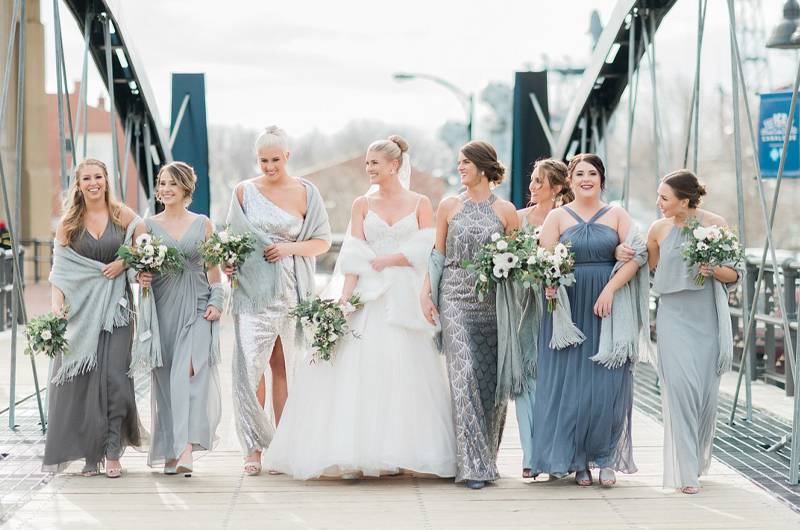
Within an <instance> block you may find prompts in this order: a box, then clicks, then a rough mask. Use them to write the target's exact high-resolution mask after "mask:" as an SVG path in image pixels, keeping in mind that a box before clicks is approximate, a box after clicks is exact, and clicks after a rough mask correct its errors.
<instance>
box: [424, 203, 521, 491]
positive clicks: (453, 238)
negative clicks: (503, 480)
mask: <svg viewBox="0 0 800 530" xmlns="http://www.w3.org/2000/svg"><path fill="white" fill-rule="evenodd" d="M459 198H460V199H461V202H462V207H461V210H460V211H459V212H458V213H456V215H455V216H453V218H452V219H451V220H450V224H449V226H448V229H447V241H446V252H445V268H444V272H443V274H442V281H441V290H440V295H439V311H440V319H441V324H442V346H443V350H444V354H445V357H446V360H447V375H448V378H449V380H450V391H451V395H452V399H453V419H454V421H455V427H456V446H457V462H458V474H457V475H456V482H461V481H464V480H495V479H496V478H498V476H499V475H498V472H497V462H496V460H497V450H498V447H499V445H500V438H501V437H502V434H503V424H504V423H505V417H506V405H507V402H506V401H503V402H501V403H496V402H495V388H496V387H497V314H496V310H495V299H494V296H493V295H490V296H488V297H487V299H486V300H484V301H483V302H481V301H479V300H478V298H477V295H476V294H475V280H476V278H475V274H474V273H473V272H470V271H468V270H466V269H464V268H462V267H461V266H460V263H461V261H462V260H465V259H471V258H472V256H473V255H474V254H475V252H477V251H478V249H480V247H481V246H482V245H484V244H485V243H487V242H489V241H490V240H491V236H492V234H494V233H499V234H503V232H504V228H503V223H502V222H501V221H500V219H499V218H498V217H497V215H496V214H495V213H494V210H493V209H492V204H493V203H494V201H495V200H496V197H495V196H494V195H491V196H490V197H489V199H488V200H487V201H484V202H480V203H476V202H473V201H472V200H470V199H468V198H467V196H466V194H461V195H460V196H459Z"/></svg>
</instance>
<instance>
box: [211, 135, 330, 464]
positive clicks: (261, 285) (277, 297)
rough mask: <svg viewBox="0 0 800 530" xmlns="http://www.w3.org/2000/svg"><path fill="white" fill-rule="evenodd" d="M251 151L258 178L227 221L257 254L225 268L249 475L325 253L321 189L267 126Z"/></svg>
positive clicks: (269, 427) (275, 418)
mask: <svg viewBox="0 0 800 530" xmlns="http://www.w3.org/2000/svg"><path fill="white" fill-rule="evenodd" d="M255 148H256V155H257V160H258V165H259V168H260V169H261V173H262V174H261V175H260V176H258V177H254V178H252V179H249V180H246V181H244V182H242V183H240V184H239V185H238V186H236V189H235V191H234V196H233V198H232V200H231V208H230V212H229V214H228V222H229V223H230V226H231V230H232V231H234V232H242V231H245V230H246V231H249V232H251V233H253V235H254V236H256V238H257V239H258V240H259V241H260V242H261V244H262V245H263V247H262V249H261V251H258V250H257V251H256V252H254V253H253V254H252V255H251V256H249V257H248V258H247V260H246V261H245V263H243V264H242V266H241V270H239V271H236V270H234V269H233V268H232V267H226V268H225V274H227V275H228V276H229V277H231V276H233V275H234V274H236V277H237V281H238V286H237V287H236V289H235V290H234V292H233V298H232V312H233V323H234V332H235V341H236V349H235V352H234V358H233V379H234V381H233V387H234V388H233V402H234V411H235V414H236V424H237V433H238V435H239V440H240V442H241V444H242V448H243V449H244V451H245V454H246V455H247V456H246V457H245V465H244V471H245V473H246V474H248V475H257V474H259V473H260V472H261V453H262V451H263V450H264V449H266V448H267V447H268V446H269V443H270V441H271V439H272V436H273V435H274V433H275V427H276V425H277V424H278V422H280V419H281V413H282V412H283V407H284V405H285V404H286V398H287V396H288V392H289V384H290V382H291V380H292V378H293V376H294V362H295V349H296V348H295V347H294V341H295V336H296V328H295V319H293V318H291V317H290V316H289V311H290V310H291V308H292V307H293V306H294V305H296V304H297V302H298V301H299V300H302V299H305V298H307V297H309V296H311V295H313V293H314V291H315V288H314V258H315V257H316V256H319V255H320V254H323V253H325V252H327V251H328V249H329V248H330V246H331V234H330V225H329V223H328V215H327V213H326V211H325V206H324V204H323V201H322V197H321V196H320V193H319V190H317V188H316V187H315V186H314V185H313V184H311V183H310V182H308V181H306V180H303V179H299V178H295V177H291V176H289V174H288V173H287V171H286V164H287V162H288V160H289V141H288V137H287V135H286V132H285V131H284V130H283V129H280V128H278V127H275V126H272V127H268V128H267V129H266V130H265V131H264V132H263V133H262V134H261V135H260V136H259V137H258V138H257V139H256V144H255Z"/></svg>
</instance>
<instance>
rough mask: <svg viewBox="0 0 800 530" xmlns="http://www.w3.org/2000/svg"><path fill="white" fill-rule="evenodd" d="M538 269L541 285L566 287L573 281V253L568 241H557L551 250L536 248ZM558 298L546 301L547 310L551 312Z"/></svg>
mask: <svg viewBox="0 0 800 530" xmlns="http://www.w3.org/2000/svg"><path fill="white" fill-rule="evenodd" d="M537 261H538V266H539V270H538V273H537V276H538V277H539V278H541V282H542V286H543V287H545V288H546V287H559V286H561V285H563V286H565V287H567V286H570V285H572V284H573V283H575V273H574V272H573V269H574V267H575V254H573V252H572V250H570V244H569V243H566V244H565V243H557V244H556V246H555V247H553V250H552V251H549V250H547V249H544V248H541V247H540V248H539V249H538V250H537ZM557 304H558V300H557V299H555V298H552V299H550V300H548V301H547V310H548V311H549V312H551V313H552V312H553V311H555V309H556V305H557Z"/></svg>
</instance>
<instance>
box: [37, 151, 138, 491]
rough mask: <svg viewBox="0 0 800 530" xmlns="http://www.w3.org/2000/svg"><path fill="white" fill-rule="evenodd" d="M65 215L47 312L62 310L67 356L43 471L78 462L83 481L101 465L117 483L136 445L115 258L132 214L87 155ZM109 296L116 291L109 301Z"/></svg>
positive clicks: (54, 386) (60, 363)
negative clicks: (124, 456)
mask: <svg viewBox="0 0 800 530" xmlns="http://www.w3.org/2000/svg"><path fill="white" fill-rule="evenodd" d="M64 212H65V213H64V215H63V217H62V218H61V221H60V222H59V223H58V227H57V228H56V237H55V245H54V252H55V254H56V256H55V258H54V263H53V270H52V272H51V277H50V282H51V284H52V310H53V313H55V314H64V311H65V309H66V310H67V315H68V318H69V323H68V333H67V337H68V339H69V340H70V346H71V348H72V351H71V353H70V355H69V356H66V357H61V356H59V357H57V358H55V359H54V360H53V362H52V366H51V374H54V376H53V381H52V382H51V384H50V386H49V387H48V393H49V396H48V407H49V413H48V418H49V421H48V425H47V441H46V443H45V450H44V462H43V465H42V469H43V470H44V471H48V472H59V471H62V470H63V469H65V468H66V467H67V466H68V465H69V463H70V462H71V461H73V460H79V459H82V460H84V461H85V465H84V466H83V472H82V474H83V476H95V475H97V474H98V473H99V466H100V465H101V464H102V463H103V461H104V460H105V472H106V476H108V477H109V478H117V477H119V476H121V474H122V465H121V464H120V457H121V456H122V453H123V451H124V449H125V447H126V446H129V445H131V446H139V445H140V433H139V416H138V413H137V411H136V399H135V395H134V390H133V381H132V380H131V379H130V378H129V377H128V375H127V372H128V367H129V365H130V361H131V341H132V336H133V326H132V325H131V324H130V322H129V315H130V313H129V310H128V309H127V308H128V307H132V306H131V305H130V304H131V297H130V288H129V286H128V281H127V279H126V275H125V274H124V272H125V265H124V263H123V262H122V260H120V259H118V258H117V249H118V248H119V247H120V245H122V244H123V243H124V242H125V241H126V240H129V239H130V234H131V233H132V231H133V230H132V229H133V226H134V225H135V222H136V220H137V219H138V217H137V216H136V214H135V213H134V212H133V211H132V210H131V209H130V208H128V207H126V206H124V205H123V204H121V203H119V202H117V201H116V199H115V198H114V195H113V194H112V191H111V189H110V187H109V180H108V171H107V170H106V166H105V164H104V163H103V162H101V161H99V160H95V159H91V158H90V159H87V160H84V161H82V162H81V163H79V164H78V166H77V168H76V170H75V180H73V182H72V184H71V186H70V188H69V191H68V192H67V199H66V201H65V203H64ZM129 228H130V230H129ZM110 292H114V293H117V294H116V295H115V296H114V297H113V299H112V297H111V296H108V293H110ZM120 296H121V298H120ZM105 302H107V303H106V305H103V304H104V303H105ZM104 321H105V322H106V324H102V322H104ZM72 337H74V339H73V338H72ZM88 343H91V350H90V351H84V349H83V348H81V345H83V344H88Z"/></svg>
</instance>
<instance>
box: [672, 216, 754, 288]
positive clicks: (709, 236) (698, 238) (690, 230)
mask: <svg viewBox="0 0 800 530" xmlns="http://www.w3.org/2000/svg"><path fill="white" fill-rule="evenodd" d="M683 232H684V233H685V234H687V235H688V236H689V240H688V241H687V242H686V243H685V244H684V247H683V259H684V261H686V263H688V264H689V265H690V266H695V265H701V264H702V265H712V266H713V265H721V264H723V263H731V262H733V263H739V262H741V261H742V258H743V256H744V251H743V249H742V247H741V245H740V244H739V238H737V237H736V234H735V233H733V231H732V230H731V229H730V228H728V227H727V226H717V225H710V226H701V225H700V222H699V221H698V220H697V219H692V220H691V221H689V222H687V223H686V225H685V226H684V227H683ZM705 281H706V277H705V276H703V275H702V274H700V273H699V272H698V273H696V274H695V276H694V282H695V283H696V284H697V285H703V284H704V283H705Z"/></svg>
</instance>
